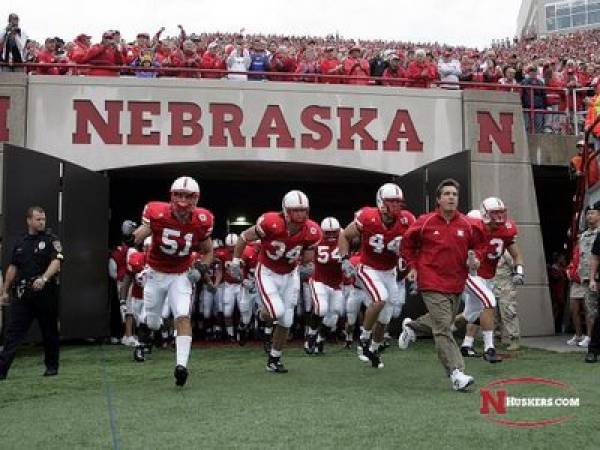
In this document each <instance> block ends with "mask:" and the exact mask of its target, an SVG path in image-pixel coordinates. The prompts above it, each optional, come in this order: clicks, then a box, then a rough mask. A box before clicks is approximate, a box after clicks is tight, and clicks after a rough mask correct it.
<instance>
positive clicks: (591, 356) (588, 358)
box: [585, 352, 598, 363]
mask: <svg viewBox="0 0 600 450" xmlns="http://www.w3.org/2000/svg"><path fill="white" fill-rule="evenodd" d="M585 362H586V363H595V362H598V354H597V353H594V352H588V354H587V355H585Z"/></svg>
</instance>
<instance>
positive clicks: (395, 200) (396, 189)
mask: <svg viewBox="0 0 600 450" xmlns="http://www.w3.org/2000/svg"><path fill="white" fill-rule="evenodd" d="M376 200H377V207H378V208H379V211H381V213H382V214H386V215H388V216H391V217H396V218H397V217H399V216H400V214H401V213H402V208H403V206H404V205H403V203H404V194H403V193H402V189H400V186H398V185H397V184H394V183H386V184H384V185H383V186H381V187H380V188H379V190H378V191H377V196H376Z"/></svg>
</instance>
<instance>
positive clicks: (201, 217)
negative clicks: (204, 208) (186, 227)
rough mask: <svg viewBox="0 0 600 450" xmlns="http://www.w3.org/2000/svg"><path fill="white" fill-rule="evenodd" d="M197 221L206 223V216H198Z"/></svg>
mask: <svg viewBox="0 0 600 450" xmlns="http://www.w3.org/2000/svg"><path fill="white" fill-rule="evenodd" d="M198 219H199V220H200V221H201V222H206V214H198Z"/></svg>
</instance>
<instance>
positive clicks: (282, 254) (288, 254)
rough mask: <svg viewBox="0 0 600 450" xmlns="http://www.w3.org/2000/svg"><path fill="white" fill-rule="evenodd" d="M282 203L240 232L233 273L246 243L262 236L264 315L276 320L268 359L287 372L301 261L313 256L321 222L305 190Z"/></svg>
mask: <svg viewBox="0 0 600 450" xmlns="http://www.w3.org/2000/svg"><path fill="white" fill-rule="evenodd" d="M281 206H282V212H268V213H265V214H263V215H262V216H260V217H259V219H258V221H257V222H256V225H254V226H252V227H250V228H248V229H247V230H245V231H244V232H243V233H242V234H241V236H240V239H238V242H237V244H236V246H235V250H234V257H233V259H232V261H231V266H230V270H231V272H232V275H233V276H234V277H238V278H239V277H240V276H241V262H242V260H241V256H242V254H243V252H244V249H245V248H246V243H247V242H253V241H256V240H258V239H260V241H261V242H260V255H259V257H258V264H257V266H256V283H257V287H258V292H259V294H260V297H261V299H262V304H263V309H262V311H261V315H262V316H263V319H264V320H265V321H267V322H271V323H272V322H273V321H277V327H276V328H275V329H274V331H273V336H272V346H271V350H270V351H269V356H268V360H267V370H268V371H271V372H273V373H285V372H287V369H286V368H285V366H284V365H283V363H282V362H281V355H282V349H283V344H284V343H285V341H286V339H287V336H288V330H289V328H290V327H291V326H292V322H293V319H294V307H295V306H296V302H297V301H298V290H299V288H300V279H299V276H298V263H299V262H300V260H302V259H304V261H310V260H312V259H313V255H314V249H315V247H316V245H317V243H318V242H319V241H320V240H321V231H320V229H319V226H318V225H317V224H316V223H315V222H313V221H312V220H310V219H309V218H308V211H309V203H308V197H307V196H306V194H304V193H303V192H301V191H290V192H288V193H287V194H285V196H284V197H283V202H282V205H281Z"/></svg>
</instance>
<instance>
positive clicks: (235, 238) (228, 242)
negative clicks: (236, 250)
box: [225, 233, 238, 247]
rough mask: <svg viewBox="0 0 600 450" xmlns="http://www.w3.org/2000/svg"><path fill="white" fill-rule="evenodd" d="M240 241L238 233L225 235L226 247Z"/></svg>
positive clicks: (233, 245)
mask: <svg viewBox="0 0 600 450" xmlns="http://www.w3.org/2000/svg"><path fill="white" fill-rule="evenodd" d="M237 241H238V235H237V234H235V233H229V234H228V235H227V236H225V246H226V247H235V244H237Z"/></svg>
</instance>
